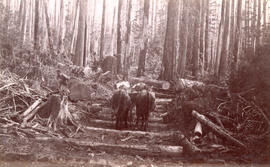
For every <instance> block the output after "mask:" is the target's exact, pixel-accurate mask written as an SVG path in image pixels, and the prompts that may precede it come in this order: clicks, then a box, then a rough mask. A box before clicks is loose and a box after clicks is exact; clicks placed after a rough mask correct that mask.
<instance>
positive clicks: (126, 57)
mask: <svg viewBox="0 0 270 167" xmlns="http://www.w3.org/2000/svg"><path fill="white" fill-rule="evenodd" d="M131 9H132V0H129V3H128V7H127V19H126V28H127V32H126V38H125V44H126V46H125V55H124V72H125V74H124V75H125V79H127V77H128V71H129V68H130V62H129V60H130V56H129V53H130V51H129V47H130V32H131V21H130V20H131Z"/></svg>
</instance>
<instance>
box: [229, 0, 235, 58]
mask: <svg viewBox="0 0 270 167" xmlns="http://www.w3.org/2000/svg"><path fill="white" fill-rule="evenodd" d="M234 4H235V3H234V0H233V1H231V21H230V42H229V43H230V47H229V61H230V63H231V61H232V57H233V47H234V46H233V45H234V35H235V25H234V17H235V14H234Z"/></svg>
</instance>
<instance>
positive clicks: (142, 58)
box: [137, 0, 150, 77]
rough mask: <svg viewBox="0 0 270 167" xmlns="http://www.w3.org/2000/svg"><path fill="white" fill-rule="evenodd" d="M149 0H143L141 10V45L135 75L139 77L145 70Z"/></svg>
mask: <svg viewBox="0 0 270 167" xmlns="http://www.w3.org/2000/svg"><path fill="white" fill-rule="evenodd" d="M149 7H150V4H149V0H144V11H143V45H142V46H141V47H142V48H141V50H140V55H139V64H138V72H137V76H138V77H140V76H142V75H143V74H144V72H145V57H146V53H147V47H148V38H149V36H148V19H149Z"/></svg>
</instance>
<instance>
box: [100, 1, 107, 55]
mask: <svg viewBox="0 0 270 167" xmlns="http://www.w3.org/2000/svg"><path fill="white" fill-rule="evenodd" d="M105 12H106V0H103V9H102V23H101V34H100V50H99V57H100V59H103V50H104V33H105V32H104V30H105Z"/></svg>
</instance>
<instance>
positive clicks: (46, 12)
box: [44, 0, 53, 52]
mask: <svg viewBox="0 0 270 167" xmlns="http://www.w3.org/2000/svg"><path fill="white" fill-rule="evenodd" d="M47 1H48V0H45V1H44V8H45V9H44V14H45V19H46V27H47V34H48V42H49V49H50V51H51V52H52V51H53V44H52V36H51V29H50V19H49V14H48V2H47Z"/></svg>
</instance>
